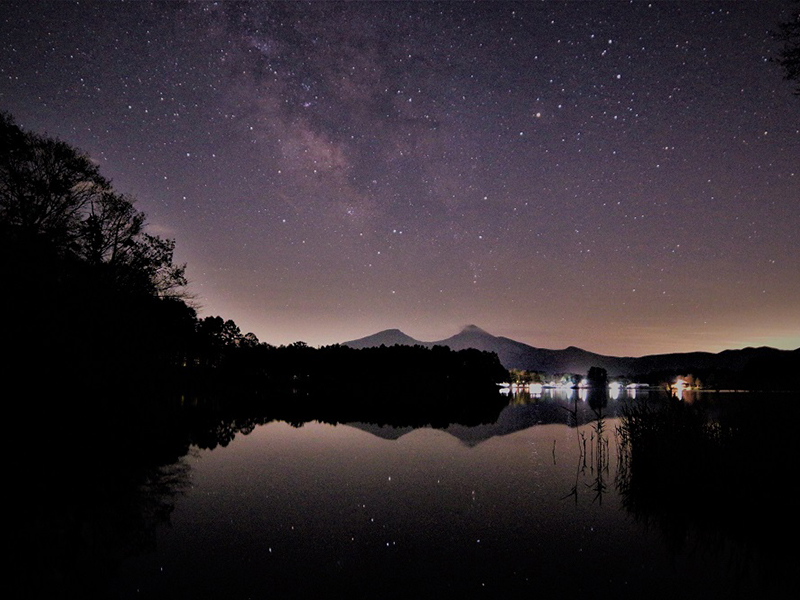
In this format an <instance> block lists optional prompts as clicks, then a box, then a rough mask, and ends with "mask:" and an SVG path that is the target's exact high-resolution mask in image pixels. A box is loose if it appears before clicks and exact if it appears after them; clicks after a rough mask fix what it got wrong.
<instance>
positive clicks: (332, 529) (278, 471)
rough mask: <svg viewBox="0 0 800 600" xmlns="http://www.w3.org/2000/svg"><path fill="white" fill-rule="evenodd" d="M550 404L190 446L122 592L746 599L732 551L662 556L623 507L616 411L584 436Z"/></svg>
mask: <svg viewBox="0 0 800 600" xmlns="http://www.w3.org/2000/svg"><path fill="white" fill-rule="evenodd" d="M558 400H559V399H557V398H549V399H548V398H545V399H542V400H541V401H540V402H539V404H538V405H526V404H522V405H517V406H509V407H508V408H507V409H505V410H504V411H503V413H501V415H500V418H499V419H498V422H497V423H496V424H493V425H484V426H479V427H473V428H469V427H463V426H450V427H449V428H447V429H445V430H437V429H430V428H422V429H410V428H409V429H394V428H390V427H379V426H376V425H367V424H346V425H345V424H341V425H328V424H322V423H317V422H312V423H307V424H305V425H303V426H301V427H293V426H291V425H288V424H286V423H283V422H273V423H268V424H266V425H261V426H258V427H256V428H255V429H254V430H253V431H252V432H251V433H249V434H248V435H242V434H239V435H237V436H236V437H235V439H234V440H233V441H232V442H231V443H230V444H229V445H228V446H227V447H224V448H223V447H218V448H216V449H214V450H197V449H195V450H194V451H193V452H192V453H191V455H190V456H189V457H188V458H186V459H185V460H186V461H187V463H188V465H189V467H190V475H189V481H190V485H189V487H188V489H187V490H186V493H185V495H184V496H182V497H181V498H180V499H179V500H178V502H177V506H176V509H175V511H174V512H173V514H172V516H171V519H170V521H171V522H170V525H169V526H167V527H164V528H162V529H160V530H159V532H158V539H157V548H156V549H155V551H154V552H153V553H150V554H148V555H146V556H141V557H138V558H135V559H132V560H131V561H129V562H128V563H127V564H126V565H125V567H124V569H123V576H122V582H121V588H122V591H123V596H125V597H130V598H133V597H136V598H156V597H159V598H160V597H167V596H172V597H174V598H190V597H191V598H267V597H275V598H300V597H309V596H310V595H312V594H313V595H319V596H321V597H349V598H366V597H397V598H419V597H425V598H429V597H430V598H433V597H440V596H441V595H442V594H444V593H446V592H448V591H449V592H456V593H458V594H460V595H462V596H465V597H486V598H491V597H499V594H513V595H522V594H525V595H537V594H538V595H542V594H544V595H546V596H547V597H566V596H569V595H572V594H577V593H597V594H600V595H601V597H604V598H606V597H607V598H613V597H616V598H629V597H630V598H634V597H643V596H645V595H646V596H649V597H651V598H653V597H658V598H660V597H675V596H680V597H683V598H730V597H737V595H738V597H750V598H752V597H760V593H761V592H760V591H759V589H760V588H759V587H758V586H759V583H758V578H759V575H758V573H757V569H756V567H755V566H753V565H752V564H751V563H750V562H748V560H749V559H746V558H745V557H744V554H745V552H744V551H743V550H742V549H740V548H738V547H737V546H736V545H735V544H732V543H730V544H729V543H727V542H725V541H724V540H723V541H720V540H715V541H714V542H713V543H705V542H704V541H703V540H702V539H698V540H694V541H693V542H692V543H690V544H689V547H687V548H684V549H683V550H682V551H680V552H675V550H674V548H673V549H672V550H670V549H668V545H667V544H665V543H664V531H663V530H661V529H659V528H658V527H655V526H653V525H652V524H650V523H644V522H642V521H641V520H640V519H637V518H636V517H635V516H633V515H632V514H630V513H629V512H628V511H626V510H625V509H624V508H623V507H622V505H621V499H620V496H619V495H618V494H617V491H616V488H615V478H616V476H617V468H618V460H617V442H618V440H617V436H616V435H615V429H616V427H617V425H618V424H619V420H618V418H617V417H615V416H614V413H615V406H616V401H614V400H612V401H611V402H610V404H609V406H608V407H607V409H606V413H607V414H609V415H611V416H610V417H607V418H604V420H603V426H604V432H601V434H600V435H599V436H598V432H597V425H596V423H591V422H588V418H587V417H586V414H587V413H586V410H585V408H584V412H583V413H582V414H583V420H582V421H581V422H583V423H585V424H584V425H581V426H579V427H577V428H575V427H571V426H569V425H568V421H569V418H570V415H569V414H568V412H567V410H566V409H565V408H564V406H565V405H566V406H568V404H566V403H564V402H561V403H559V401H558ZM561 400H563V398H562V399H561ZM553 421H556V422H553ZM558 421H560V422H558ZM743 518H746V516H743Z"/></svg>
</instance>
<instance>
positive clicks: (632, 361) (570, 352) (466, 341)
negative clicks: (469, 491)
mask: <svg viewBox="0 0 800 600" xmlns="http://www.w3.org/2000/svg"><path fill="white" fill-rule="evenodd" d="M342 345H343V346H349V347H351V348H371V347H377V346H381V345H384V346H394V345H401V346H415V345H419V346H426V347H429V348H430V347H433V346H448V347H449V348H450V349H451V350H464V349H467V348H475V349H477V350H484V351H487V352H495V353H496V354H497V356H498V358H499V359H500V362H501V363H502V364H503V366H504V367H505V368H506V369H525V370H528V371H538V372H544V373H551V374H552V373H578V374H586V373H587V372H588V371H589V368H590V367H602V368H604V369H605V370H606V371H607V372H608V374H609V376H612V377H618V376H623V375H628V376H636V375H643V374H647V373H652V372H654V371H682V370H683V371H686V372H687V373H689V372H692V371H697V370H710V369H714V370H717V369H725V370H731V371H741V370H742V369H744V368H745V367H746V366H747V365H748V364H749V363H751V361H753V360H757V361H762V360H763V361H769V362H773V361H777V362H784V361H787V362H791V363H792V364H795V363H797V362H798V361H800V348H799V349H797V350H777V349H775V348H764V347H762V348H743V349H741V350H725V351H723V352H719V353H716V354H715V353H711V352H684V353H674V354H653V355H649V356H641V357H629V356H625V357H620V356H605V355H602V354H596V353H594V352H589V351H587V350H583V349H581V348H576V347H575V346H569V347H567V348H564V349H563V350H551V349H547V348H537V347H535V346H530V345H528V344H524V343H522V342H517V341H515V340H512V339H510V338H507V337H501V336H495V335H492V334H491V333H488V332H487V331H485V330H483V329H481V328H480V327H478V326H476V325H467V326H466V327H464V328H463V329H462V330H461V331H460V332H459V333H457V334H456V335H454V336H452V337H449V338H446V339H443V340H437V341H434V342H423V341H420V340H417V339H414V338H413V337H411V336H410V335H406V334H405V333H403V332H402V331H400V330H399V329H386V330H384V331H380V332H378V333H375V334H373V335H369V336H367V337H363V338H359V339H357V340H351V341H349V342H344V343H343V344H342Z"/></svg>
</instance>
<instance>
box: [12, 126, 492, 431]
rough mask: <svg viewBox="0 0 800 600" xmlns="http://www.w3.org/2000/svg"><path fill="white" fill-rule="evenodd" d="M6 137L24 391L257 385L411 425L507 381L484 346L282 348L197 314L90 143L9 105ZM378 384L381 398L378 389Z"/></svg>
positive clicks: (278, 401) (205, 390) (459, 412)
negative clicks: (23, 118)
mask: <svg viewBox="0 0 800 600" xmlns="http://www.w3.org/2000/svg"><path fill="white" fill-rule="evenodd" d="M0 140H1V141H2V144H1V147H2V148H3V150H2V151H1V152H0V240H2V241H0V244H2V248H0V257H1V258H0V277H2V280H3V281H4V282H5V283H6V286H7V287H6V289H7V290H8V291H7V293H6V294H4V298H3V302H4V304H5V307H4V308H5V311H4V313H5V314H6V315H7V335H6V336H5V340H4V342H5V345H6V348H7V349H8V350H10V351H11V352H10V354H11V359H10V364H9V373H12V374H13V377H12V378H11V380H10V381H9V382H8V384H9V385H13V384H14V383H17V384H19V386H20V389H24V390H26V391H27V390H29V389H30V387H31V383H32V382H36V383H35V389H36V390H37V393H38V394H39V396H40V397H42V398H52V397H53V395H54V394H55V395H57V396H58V397H59V398H60V399H64V398H65V397H66V396H68V395H70V394H72V395H73V396H76V397H81V398H83V399H85V398H88V397H92V398H93V397H96V396H97V395H98V394H106V395H107V394H112V395H117V396H118V395H121V394H126V393H130V394H132V395H137V394H139V393H140V392H142V391H145V390H148V391H155V392H158V393H162V392H168V393H169V392H171V393H188V394H190V395H197V394H213V395H216V396H218V397H219V396H221V395H225V396H232V395H234V394H238V395H249V396H250V397H258V398H259V399H260V400H259V401H260V402H264V403H271V404H272V406H273V407H275V408H277V407H278V406H284V408H282V409H281V411H283V412H286V409H285V405H286V404H287V403H288V404H298V405H299V404H303V406H304V408H303V410H304V411H305V413H304V416H311V415H309V414H308V413H307V409H308V408H309V407H311V408H313V410H316V411H319V414H317V415H316V416H317V417H318V418H327V419H329V420H338V419H341V416H342V415H344V414H347V415H348V416H350V417H352V418H363V417H365V416H367V415H369V416H370V418H374V419H377V420H378V421H384V422H385V421H388V420H392V419H397V418H401V419H404V420H411V421H414V422H415V423H416V422H419V421H420V419H423V420H424V419H428V421H427V422H430V419H437V420H439V421H441V420H442V419H443V418H444V417H443V416H442V415H443V414H444V412H443V411H442V410H441V409H444V408H445V407H446V408H447V409H448V411H449V412H448V414H450V415H455V416H456V417H459V416H462V417H463V418H465V419H467V420H474V419H473V418H472V417H470V416H469V415H466V414H464V407H465V406H468V405H470V404H473V403H474V402H478V403H480V401H481V399H485V398H486V397H489V398H492V399H495V400H496V399H497V397H498V394H497V388H496V385H495V384H496V383H497V382H499V381H503V380H505V379H507V372H506V370H505V369H504V368H503V367H502V365H501V364H500V362H499V360H498V358H497V356H496V355H495V354H490V353H487V352H480V351H477V350H465V351H460V352H454V351H451V350H450V349H448V348H446V347H438V348H432V349H429V348H423V347H421V346H418V347H399V346H398V347H392V348H386V347H381V348H370V349H363V350H354V349H351V348H346V347H342V346H329V347H323V348H312V347H309V346H308V345H306V344H304V343H302V342H297V343H295V344H291V345H289V346H281V347H274V346H271V345H269V344H266V343H263V342H259V340H258V338H257V337H256V336H255V335H254V334H252V333H246V334H242V332H241V331H240V329H239V327H238V326H237V325H236V324H235V323H234V322H233V321H232V320H226V319H223V318H222V317H219V316H208V317H205V318H199V317H198V315H197V311H196V309H195V307H194V306H193V305H192V302H191V300H190V297H189V294H188V293H187V291H186V286H187V281H186V277H185V271H186V265H179V264H176V263H175V262H174V260H173V252H174V249H175V242H174V240H170V239H163V238H161V237H159V236H157V235H153V234H151V233H148V231H147V221H146V216H145V214H144V213H142V212H141V211H139V210H138V209H137V208H136V205H135V199H134V198H133V197H131V196H129V195H126V194H123V193H120V192H118V191H117V190H115V189H114V188H113V186H112V185H111V182H110V181H109V180H108V179H106V178H105V177H104V176H103V175H102V174H101V173H100V172H99V169H98V167H97V165H96V164H94V163H93V162H92V160H91V159H90V158H89V157H88V156H87V155H85V154H84V153H82V152H80V151H79V150H78V149H76V148H74V147H72V146H71V145H69V144H68V143H66V142H63V141H61V140H58V139H54V138H51V137H48V136H45V135H41V134H38V133H34V132H30V131H25V130H23V129H22V128H20V127H19V126H18V125H17V124H16V123H15V121H14V119H13V117H12V116H11V115H9V114H6V113H2V114H0ZM376 391H378V396H379V397H381V398H383V399H384V400H385V401H384V402H378V403H376V402H375V401H374V400H373V399H372V398H373V397H374V395H375V393H376ZM473 401H474V402H473ZM394 404H397V406H394ZM400 405H402V408H401V407H400ZM489 405H490V406H491V407H492V410H494V409H495V408H496V402H489ZM299 410H300V409H299V408H296V409H294V410H293V411H289V412H298V411H299ZM334 410H337V411H340V412H339V413H338V414H336V415H334V414H333V411H334Z"/></svg>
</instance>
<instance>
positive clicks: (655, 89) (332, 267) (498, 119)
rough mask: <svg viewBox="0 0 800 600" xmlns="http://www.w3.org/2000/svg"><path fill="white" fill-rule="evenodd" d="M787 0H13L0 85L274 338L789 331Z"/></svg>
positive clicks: (755, 334) (612, 338) (797, 158)
mask: <svg viewBox="0 0 800 600" xmlns="http://www.w3.org/2000/svg"><path fill="white" fill-rule="evenodd" d="M794 6H795V7H796V5H794ZM792 7H793V5H792V3H791V2H789V1H788V0H769V1H764V0H761V1H758V2H755V1H753V2H746V1H741V2H730V1H728V2H681V1H669V2H633V3H628V2H624V3H623V2H588V1H587V2H578V1H573V2H518V3H511V2H476V3H473V2H446V3H438V2H311V3H299V2H246V3H236V2H177V1H171V2H112V1H109V2H60V1H59V2H53V1H50V2H30V1H27V0H26V1H24V2H18V1H8V0H4V1H3V3H2V9H3V10H2V13H1V14H0V51H1V52H2V54H1V55H0V56H1V57H2V58H0V109H1V110H5V111H7V112H10V113H11V114H12V115H13V116H14V117H15V118H16V120H17V122H18V124H19V125H21V126H22V127H24V128H27V129H33V130H35V131H38V132H41V133H47V134H50V135H54V136H58V137H60V138H61V139H63V140H65V141H68V142H69V143H71V144H73V145H75V146H77V147H79V148H81V149H82V150H84V151H85V152H87V153H88V154H89V155H90V156H91V157H92V158H93V159H94V160H95V161H96V162H97V163H98V164H99V165H100V170H101V173H103V174H104V175H106V176H107V177H109V178H110V179H111V180H112V181H113V184H114V186H115V188H116V189H117V190H118V191H121V192H127V193H131V194H133V195H135V196H136V197H137V198H138V203H137V207H138V208H139V209H140V210H142V211H144V212H145V213H146V214H147V215H148V221H149V223H150V231H151V232H153V233H157V234H159V235H161V236H164V237H169V238H174V239H175V240H176V244H177V250H176V259H177V261H178V262H181V263H182V262H186V263H188V271H187V273H188V276H189V279H190V282H191V283H190V287H189V291H190V293H191V294H192V295H193V297H194V302H195V303H196V305H197V306H198V307H199V309H200V314H201V315H217V314H219V315H221V316H223V317H225V318H231V319H233V320H234V321H236V323H237V324H238V325H239V326H240V328H241V329H242V332H243V333H244V332H247V331H252V332H254V333H255V334H256V335H257V336H258V337H259V339H260V340H261V341H265V342H269V343H271V344H286V343H291V342H293V341H297V340H303V341H305V342H307V343H309V344H311V345H321V344H329V343H335V342H341V341H344V340H348V339H353V338H357V337H362V336H365V335H368V334H371V333H374V332H376V331H378V330H381V329H387V328H399V329H402V330H403V331H404V332H406V333H407V334H409V335H412V336H414V337H416V338H418V339H422V340H433V339H440V338H443V337H447V336H450V335H452V334H454V333H456V332H457V331H458V330H459V329H460V328H461V327H463V326H464V325H466V324H469V323H474V324H477V325H479V326H481V327H482V328H484V329H486V330H488V331H489V332H491V333H494V334H496V335H505V336H508V337H511V338H513V339H516V340H519V341H523V342H526V343H528V344H531V345H534V346H539V347H547V348H563V347H565V346H568V345H576V346H580V347H582V348H585V349H587V350H592V351H595V352H600V353H604V354H616V355H635V356H638V355H642V354H648V353H655V352H673V351H690V350H708V351H719V350H722V349H724V348H739V347H743V346H761V345H770V346H775V347H779V348H796V347H798V346H800V235H799V234H798V231H800V210H798V209H799V208H800V97H797V96H793V95H792V89H793V86H792V84H791V83H789V82H786V81H784V80H783V73H782V72H781V70H780V67H779V66H778V65H776V64H774V63H771V62H769V60H768V58H769V57H770V56H774V55H775V54H776V52H777V49H778V48H779V47H780V46H779V44H778V43H776V42H775V41H774V40H773V39H772V38H771V37H770V33H769V32H770V30H774V29H775V28H776V27H777V24H778V23H779V22H780V21H782V20H787V19H788V17H789V15H790V14H791V13H790V11H791V9H792ZM795 10H796V8H795Z"/></svg>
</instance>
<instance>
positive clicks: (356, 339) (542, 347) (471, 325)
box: [340, 323, 800, 358]
mask: <svg viewBox="0 0 800 600" xmlns="http://www.w3.org/2000/svg"><path fill="white" fill-rule="evenodd" d="M472 328H474V329H478V330H479V331H480V332H481V333H485V334H487V335H489V336H491V337H495V338H506V339H510V340H511V341H514V342H519V343H523V344H527V345H528V346H531V347H533V348H538V349H542V350H566V349H568V348H577V349H579V350H584V351H586V352H592V353H594V354H599V355H603V356H610V357H614V358H641V357H643V356H652V355H659V354H684V353H685V354H689V353H695V352H707V353H711V354H718V353H719V352H724V351H726V350H746V349H758V348H772V349H775V350H786V351H794V350H800V346H799V347H797V348H775V347H774V346H763V345H762V346H742V347H738V348H723V349H721V350H716V351H710V350H682V351H676V352H654V353H647V354H641V355H639V354H637V355H634V354H605V353H603V352H595V351H594V350H592V349H591V348H583V347H581V346H576V345H575V344H569V345H567V346H559V347H549V346H537V345H535V344H528V343H527V342H524V341H522V340H518V339H516V338H514V337H511V336H507V335H496V334H494V333H492V332H491V331H488V330H486V329H485V328H483V327H481V326H480V325H475V324H472V323H470V324H468V325H464V326H463V327H462V328H460V329H459V330H458V331H457V332H455V333H453V334H450V335H447V336H444V337H440V338H435V339H420V338H418V337H416V336H414V335H410V334H408V332H406V331H403V330H402V329H398V328H396V327H390V328H388V329H382V330H380V331H376V332H373V333H372V334H368V335H365V336H360V337H358V338H353V339H348V340H344V341H342V342H340V343H342V344H345V343H350V342H356V341H359V340H362V339H366V338H370V337H373V336H377V335H380V334H382V333H389V332H399V333H402V334H404V335H407V336H408V337H410V338H412V339H414V340H415V341H417V342H421V343H423V344H430V343H434V342H443V341H445V340H447V339H449V338H451V337H454V336H456V335H459V334H461V333H464V332H465V331H466V330H467V329H472Z"/></svg>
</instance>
